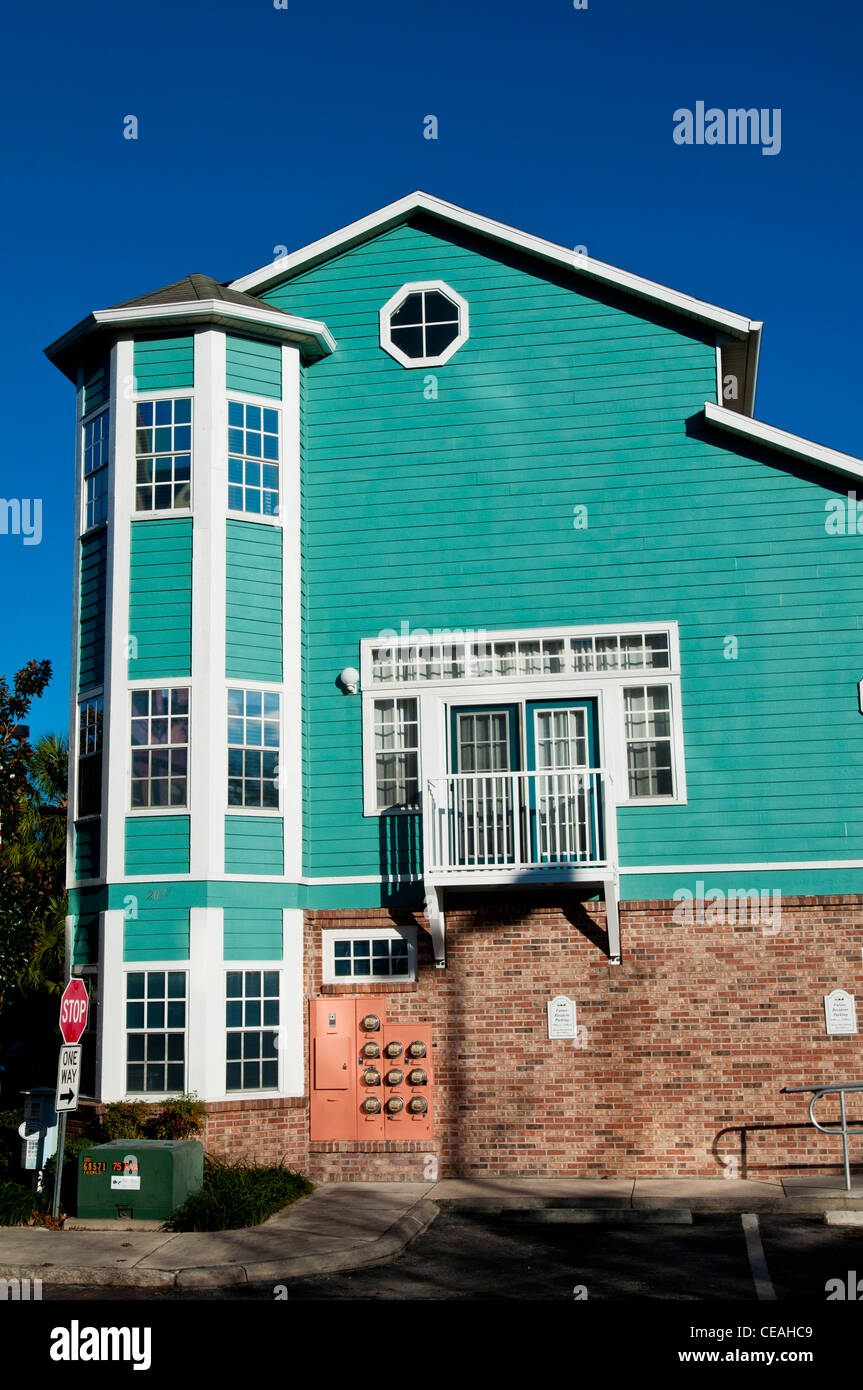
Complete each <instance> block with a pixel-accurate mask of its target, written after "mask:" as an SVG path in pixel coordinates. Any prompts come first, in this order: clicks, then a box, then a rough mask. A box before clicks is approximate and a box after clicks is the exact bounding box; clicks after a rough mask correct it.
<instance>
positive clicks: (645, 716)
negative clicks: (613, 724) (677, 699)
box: [623, 685, 674, 797]
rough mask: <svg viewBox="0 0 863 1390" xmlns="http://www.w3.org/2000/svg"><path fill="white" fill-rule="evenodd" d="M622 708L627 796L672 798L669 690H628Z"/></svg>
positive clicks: (647, 687) (652, 687)
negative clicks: (627, 781)
mask: <svg viewBox="0 0 863 1390" xmlns="http://www.w3.org/2000/svg"><path fill="white" fill-rule="evenodd" d="M623 707H624V717H625V723H626V761H627V771H628V775H629V795H630V796H631V797H645V796H673V795H674V776H673V772H672V766H673V764H672V758H671V689H670V687H669V686H667V685H634V686H628V687H626V688H625V689H624V692H623Z"/></svg>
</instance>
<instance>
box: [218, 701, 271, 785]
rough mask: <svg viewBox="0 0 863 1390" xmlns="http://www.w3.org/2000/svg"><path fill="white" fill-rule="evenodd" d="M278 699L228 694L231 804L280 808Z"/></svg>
mask: <svg viewBox="0 0 863 1390" xmlns="http://www.w3.org/2000/svg"><path fill="white" fill-rule="evenodd" d="M278 775H279V696H278V695H277V694H275V693H274V692H273V691H269V690H264V691H261V690H229V691H228V805H229V806H272V807H276V808H278V805H279V785H278Z"/></svg>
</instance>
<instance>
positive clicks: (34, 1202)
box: [0, 1182, 40, 1226]
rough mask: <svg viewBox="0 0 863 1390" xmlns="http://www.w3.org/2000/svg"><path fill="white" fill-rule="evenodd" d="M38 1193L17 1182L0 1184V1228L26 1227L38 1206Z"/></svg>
mask: <svg viewBox="0 0 863 1390" xmlns="http://www.w3.org/2000/svg"><path fill="white" fill-rule="evenodd" d="M39 1197H40V1194H39V1193H38V1192H33V1191H32V1189H31V1188H29V1187H22V1186H21V1184H20V1183H17V1182H0V1226H26V1225H27V1223H28V1222H29V1221H31V1220H32V1218H33V1214H34V1213H35V1211H36V1210H37V1208H38V1206H39Z"/></svg>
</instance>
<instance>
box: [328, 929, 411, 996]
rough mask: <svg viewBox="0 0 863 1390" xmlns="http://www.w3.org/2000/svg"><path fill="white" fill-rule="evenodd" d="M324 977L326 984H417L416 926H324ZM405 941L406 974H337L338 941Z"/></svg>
mask: <svg viewBox="0 0 863 1390" xmlns="http://www.w3.org/2000/svg"><path fill="white" fill-rule="evenodd" d="M322 937H323V941H322V952H321V956H322V978H323V983H324V984H325V985H360V984H363V985H372V984H379V985H383V984H415V983H416V978H417V929H416V927H410V926H407V927H325V928H324V930H323V932H322ZM400 940H401V941H406V942H407V947H408V969H407V974H406V975H336V958H335V951H334V946H335V943H336V942H337V941H400Z"/></svg>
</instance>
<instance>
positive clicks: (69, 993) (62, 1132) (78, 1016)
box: [51, 965, 90, 1218]
mask: <svg viewBox="0 0 863 1390" xmlns="http://www.w3.org/2000/svg"><path fill="white" fill-rule="evenodd" d="M66 968H67V969H68V965H67V967H66ZM89 1005H90V997H89V995H88V994H87V986H86V985H85V984H84V981H83V980H80V979H77V978H76V979H73V980H70V981H69V983H68V984H67V986H66V988H65V989H64V990H63V993H62V995H61V996H60V1032H61V1033H62V1034H63V1043H64V1045H65V1046H67V1047H69V1046H71V1045H72V1044H76V1043H77V1042H78V1041H79V1040H80V1037H81V1034H82V1033H83V1032H84V1029H85V1028H86V1027H87V1011H88V1008H89ZM60 1055H61V1057H62V1048H61V1053H60ZM59 1099H60V1095H59V1087H58V1094H57V1097H56V1100H59ZM76 1105H77V1101H76ZM65 1147H66V1111H65V1110H64V1109H61V1110H60V1111H59V1126H58V1129H57V1158H56V1160H55V1162H56V1165H57V1166H56V1168H55V1170H54V1200H53V1202H52V1204H51V1215H52V1216H53V1217H55V1218H56V1217H58V1216H59V1215H60V1184H61V1182H62V1181H63V1157H64V1152H63V1151H64V1149H65Z"/></svg>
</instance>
